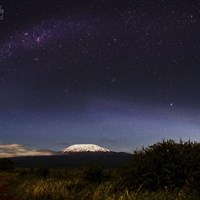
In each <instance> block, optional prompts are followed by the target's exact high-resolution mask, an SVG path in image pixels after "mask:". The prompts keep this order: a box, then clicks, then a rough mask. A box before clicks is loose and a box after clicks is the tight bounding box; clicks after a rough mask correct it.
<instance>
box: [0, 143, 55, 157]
mask: <svg viewBox="0 0 200 200" xmlns="http://www.w3.org/2000/svg"><path fill="white" fill-rule="evenodd" d="M53 154H55V153H54V152H53V151H50V150H33V149H30V148H27V147H26V146H25V145H22V144H0V158H8V157H20V156H42V155H53Z"/></svg>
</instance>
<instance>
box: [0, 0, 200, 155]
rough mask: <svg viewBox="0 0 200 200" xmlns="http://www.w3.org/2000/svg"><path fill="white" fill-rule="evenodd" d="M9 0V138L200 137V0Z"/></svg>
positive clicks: (0, 59) (0, 83)
mask: <svg viewBox="0 0 200 200" xmlns="http://www.w3.org/2000/svg"><path fill="white" fill-rule="evenodd" d="M0 5H2V8H3V9H4V19H2V20H0V143H1V144H25V145H29V146H30V147H31V148H34V149H52V150H60V149H62V148H65V147H66V146H69V145H71V144H76V143H94V144H98V145H100V146H103V147H106V148H109V149H111V150H114V151H128V152H132V151H133V150H134V149H136V148H141V147H142V146H147V145H150V144H153V143H155V142H158V141H160V140H161V139H164V138H165V139H174V140H179V139H183V140H188V139H191V140H195V141H200V1H199V0H196V1H195V0H135V1H134V0H132V1H124V0H113V1H109V0H101V1H93V0H82V1H74V0H71V1H68V0H57V1H56V0H55V1H53V0H51V1H50V0H18V1H13V0H6V1H0Z"/></svg>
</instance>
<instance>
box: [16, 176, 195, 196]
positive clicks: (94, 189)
mask: <svg viewBox="0 0 200 200" xmlns="http://www.w3.org/2000/svg"><path fill="white" fill-rule="evenodd" d="M15 191H16V192H17V194H18V196H19V197H20V199H22V200H23V199H24V200H27V199H29V200H189V199H191V200H197V199H199V198H198V197H195V195H193V196H192V195H191V194H190V195H188V194H186V192H185V191H177V192H169V191H156V192H148V191H135V192H129V191H128V190H125V191H117V190H116V189H115V188H114V186H113V184H112V183H111V182H104V183H102V184H100V185H95V184H92V183H87V182H84V181H81V180H78V179H77V180H73V181H72V180H59V179H56V178H47V179H39V178H35V179H31V180H29V179H26V180H24V181H22V182H21V184H18V185H17V187H16V189H15Z"/></svg>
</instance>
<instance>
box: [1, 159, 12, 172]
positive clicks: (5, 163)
mask: <svg viewBox="0 0 200 200" xmlns="http://www.w3.org/2000/svg"><path fill="white" fill-rule="evenodd" d="M11 169H14V163H13V162H12V161H11V160H9V159H7V158H1V159H0V170H11Z"/></svg>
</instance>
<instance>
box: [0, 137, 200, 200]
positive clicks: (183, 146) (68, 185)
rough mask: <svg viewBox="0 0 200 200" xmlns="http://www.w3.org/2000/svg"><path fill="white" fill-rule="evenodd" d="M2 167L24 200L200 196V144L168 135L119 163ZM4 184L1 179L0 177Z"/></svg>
mask: <svg viewBox="0 0 200 200" xmlns="http://www.w3.org/2000/svg"><path fill="white" fill-rule="evenodd" d="M5 162H7V164H8V162H9V161H8V160H7V161H5V160H4V161H1V162H0V163H4V167H0V169H1V172H0V177H1V181H2V180H4V179H8V178H9V177H10V181H9V183H10V192H12V194H13V195H14V196H16V197H17V198H18V199H20V200H23V199H24V200H66V199H68V200H84V199H87V200H90V199H91V200H115V199H116V200H129V199H134V200H159V199H162V200H165V199H166V200H175V199H176V200H186V199H187V200H195V199H200V143H196V142H191V141H187V142H183V141H180V142H178V143H176V142H174V141H173V140H167V141H165V140H163V141H161V142H158V143H156V144H154V145H151V146H149V147H147V148H143V149H142V150H136V151H135V152H134V153H133V159H132V161H131V162H130V163H129V164H128V165H126V166H123V167H120V168H114V169H111V168H104V167H103V166H95V165H90V166H86V167H81V168H66V169H47V168H42V167H41V168H35V169H32V168H16V169H13V167H10V164H8V165H7V168H6V167H5V165H6V164H5ZM0 184H2V183H1V182H0Z"/></svg>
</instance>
